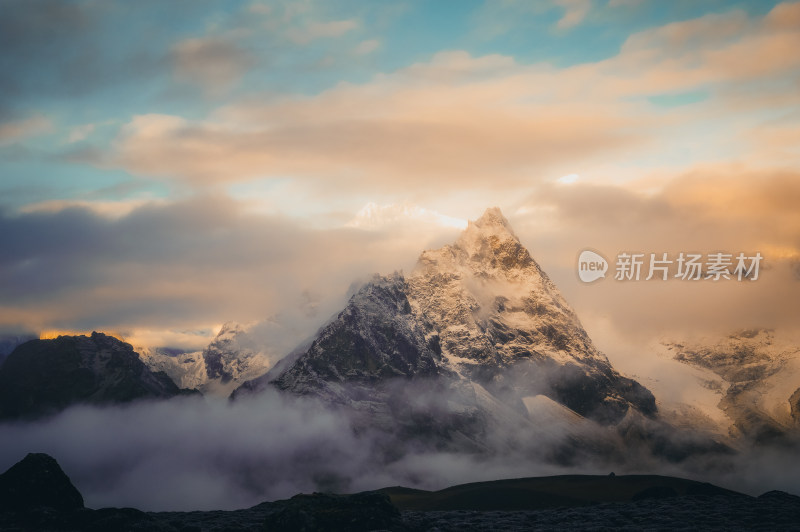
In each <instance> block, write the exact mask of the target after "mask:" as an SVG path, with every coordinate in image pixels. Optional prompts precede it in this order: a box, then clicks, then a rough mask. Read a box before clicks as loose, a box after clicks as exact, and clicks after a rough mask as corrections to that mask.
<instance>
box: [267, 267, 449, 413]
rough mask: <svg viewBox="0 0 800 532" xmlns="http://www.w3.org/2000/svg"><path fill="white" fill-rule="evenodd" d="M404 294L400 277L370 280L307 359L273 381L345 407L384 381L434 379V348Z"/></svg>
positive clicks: (326, 329)
mask: <svg viewBox="0 0 800 532" xmlns="http://www.w3.org/2000/svg"><path fill="white" fill-rule="evenodd" d="M406 290H407V287H406V283H405V279H403V277H402V276H401V275H399V274H395V275H393V276H390V277H376V278H375V279H373V281H372V282H371V283H369V284H368V285H366V286H365V287H363V288H362V289H361V290H360V291H359V292H358V293H357V294H356V295H355V296H353V298H352V299H351V300H350V302H349V303H348V305H347V307H345V309H344V310H343V311H342V312H341V313H340V314H339V316H338V317H337V318H336V319H335V320H334V321H333V322H331V323H330V324H328V325H327V326H326V327H325V328H323V329H322V331H320V333H319V335H318V337H317V339H316V340H315V341H314V342H313V343H312V344H311V347H310V348H309V349H308V351H307V352H306V353H305V355H304V356H302V357H301V358H300V359H299V360H298V361H297V362H296V363H295V364H294V365H293V366H291V367H290V368H289V369H288V370H287V371H285V372H283V373H282V374H280V375H278V376H276V377H275V378H274V380H272V381H271V382H272V383H273V384H274V385H275V386H276V387H278V388H279V389H282V390H291V391H292V392H294V393H299V394H301V395H303V394H315V395H321V396H323V397H325V398H326V399H328V400H331V401H334V402H347V400H349V399H353V398H355V397H364V396H368V395H370V393H371V389H372V388H374V386H375V385H377V384H379V383H380V382H381V381H383V380H385V379H389V378H395V377H398V378H412V377H419V378H424V377H435V376H436V375H438V374H439V370H438V365H437V358H438V355H437V353H436V349H435V346H434V345H431V344H429V343H428V342H427V341H426V340H425V335H424V334H423V332H422V330H421V328H420V327H419V325H418V323H417V322H416V320H415V318H414V316H413V314H412V312H411V306H410V304H409V301H408V298H407V296H406ZM345 385H346V386H345Z"/></svg>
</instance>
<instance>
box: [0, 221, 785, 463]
mask: <svg viewBox="0 0 800 532" xmlns="http://www.w3.org/2000/svg"><path fill="white" fill-rule="evenodd" d="M21 340H24V339H22V338H19V339H17V341H21ZM9 342H11V340H9ZM11 343H13V342H11ZM11 343H9V345H11ZM0 347H2V346H1V345H0ZM662 347H663V349H664V350H666V353H667V355H666V356H669V357H672V358H674V359H676V360H678V361H680V362H681V363H685V364H688V365H691V366H692V367H693V368H696V369H697V371H698V372H700V373H702V374H703V375H704V380H703V381H702V385H703V386H706V387H710V388H713V390H714V391H715V392H716V393H718V394H719V404H718V406H717V407H718V408H719V409H720V410H721V414H722V417H724V418H725V419H727V420H730V424H729V425H728V426H723V425H724V423H722V424H720V423H719V421H713V422H712V421H709V420H708V419H706V418H707V416H706V417H704V416H705V414H704V413H703V412H700V411H699V410H698V409H696V408H695V409H694V410H693V411H692V412H693V413H692V414H691V415H685V416H684V417H683V418H682V419H681V420H680V422H677V423H676V422H675V417H674V416H672V415H671V414H670V415H668V416H664V415H662V414H661V413H660V412H659V408H658V406H657V402H656V398H655V397H654V395H653V393H651V391H650V390H648V389H647V388H646V387H645V386H643V385H642V384H640V383H639V382H637V381H636V380H634V379H631V378H629V377H625V376H623V375H621V374H620V373H619V372H618V371H617V370H616V369H615V368H614V367H612V365H611V363H610V362H609V360H608V358H607V357H606V356H605V355H604V354H602V353H601V352H599V351H598V349H597V348H596V347H595V345H594V344H593V342H592V340H591V339H590V338H589V336H588V334H587V333H586V331H585V330H584V328H583V326H582V325H581V323H580V321H579V319H578V316H577V315H576V313H575V311H574V310H573V309H572V308H571V307H570V306H569V304H568V303H567V302H566V301H565V299H564V297H563V296H562V295H561V294H560V292H559V291H558V289H557V288H556V286H555V285H554V284H553V282H552V281H551V280H550V279H549V277H548V276H547V275H546V274H545V273H544V271H542V269H541V267H540V266H539V265H538V264H537V263H536V261H535V260H534V259H533V258H532V257H531V255H530V253H529V252H528V250H527V249H526V248H525V247H524V246H523V245H522V244H521V243H520V241H519V239H518V238H517V236H516V235H515V233H514V231H513V229H512V228H511V226H510V225H509V223H508V221H507V220H506V219H505V217H504V216H503V215H502V213H501V212H500V210H499V209H488V210H487V211H486V212H485V213H484V214H483V216H481V217H480V218H479V219H478V220H476V221H474V222H470V223H469V225H468V227H467V229H466V230H465V231H464V232H463V233H462V234H461V235H460V237H459V238H458V239H457V240H456V241H455V242H454V243H453V244H451V245H446V246H444V247H442V248H440V249H437V250H429V251H425V252H423V253H422V255H421V256H420V258H419V260H418V263H417V266H416V267H415V268H414V270H413V271H412V272H410V273H409V274H408V275H404V274H402V273H398V272H395V273H393V274H391V275H387V276H380V275H376V276H375V277H373V278H372V280H370V281H369V282H367V283H365V284H363V285H362V286H361V287H360V288H359V289H357V290H356V291H355V293H354V295H353V296H352V297H351V298H350V300H349V301H348V302H347V304H346V306H345V307H344V309H343V310H342V311H341V312H339V313H338V314H337V315H335V316H333V317H332V318H331V319H330V320H329V321H328V322H327V323H326V324H325V325H323V327H322V328H321V329H320V330H319V331H318V333H317V334H316V335H315V336H314V337H313V338H311V339H310V340H309V341H307V342H305V343H303V344H302V345H300V346H298V347H297V348H296V349H295V350H293V351H292V352H291V353H289V354H288V355H287V356H285V357H284V358H283V359H281V360H280V361H279V362H277V363H276V364H274V365H273V364H272V363H271V358H270V357H269V356H268V355H267V352H266V351H265V346H263V345H259V343H258V342H256V341H255V340H254V339H253V338H252V337H251V336H250V335H249V334H248V332H247V331H246V330H245V329H244V328H243V327H241V326H239V325H237V324H234V323H228V324H226V325H225V326H223V327H222V329H221V330H220V331H219V334H218V335H217V337H216V338H215V339H214V340H213V341H212V342H211V343H210V344H209V345H208V346H207V347H206V348H205V349H204V350H202V351H196V352H190V353H184V352H181V351H179V350H171V349H166V348H148V347H141V348H139V347H137V348H135V349H134V348H132V347H131V346H130V345H129V344H126V343H124V342H122V341H120V340H117V339H115V338H113V337H110V336H105V335H103V334H100V333H93V334H92V335H91V336H61V337H59V338H56V339H53V340H32V341H28V342H26V343H22V344H21V345H19V346H18V347H16V349H15V350H14V351H13V352H12V353H11V354H10V355H9V356H8V359H7V360H6V361H5V363H4V364H3V365H2V366H0V417H4V418H18V417H37V416H41V415H47V414H49V413H53V412H57V411H59V410H61V409H63V408H66V407H67V406H69V405H71V404H76V403H90V404H111V403H120V402H128V401H132V400H135V399H139V398H169V397H173V396H176V395H182V394H186V393H190V392H189V391H188V390H198V391H201V392H202V393H204V394H211V395H221V396H227V395H230V397H231V398H232V399H233V400H238V399H241V398H243V397H246V396H257V395H258V394H259V393H262V392H264V391H265V390H267V389H272V390H278V391H280V392H281V393H284V394H288V395H292V396H302V397H310V398H314V399H316V400H318V401H320V402H322V403H323V404H326V405H328V406H330V407H332V408H337V409H344V410H346V411H348V412H351V413H352V414H353V416H352V418H353V420H354V423H355V426H356V429H357V430H379V431H382V432H384V433H386V434H388V435H391V438H389V439H388V440H387V441H389V442H391V443H388V444H387V448H388V450H387V453H389V454H391V452H393V451H392V446H406V445H410V444H411V443H413V442H417V443H420V442H422V443H424V444H426V445H433V447H434V448H437V449H445V450H446V449H452V450H469V451H475V452H481V451H482V450H485V449H487V448H493V449H497V448H498V441H501V444H500V446H501V447H502V446H503V445H505V446H508V447H509V448H519V447H520V446H523V447H524V446H526V445H530V444H531V442H532V441H542V442H547V447H546V448H542V447H538V448H537V452H541V453H543V454H545V455H547V456H549V457H550V458H551V459H552V460H554V461H556V462H561V463H564V462H567V463H568V462H572V461H574V460H576V459H577V458H576V457H578V456H582V455H583V453H589V454H593V455H602V456H604V457H605V458H609V457H614V456H616V457H617V458H618V459H619V460H620V461H625V460H629V459H631V457H632V456H634V455H636V453H638V452H645V453H655V454H657V455H659V456H661V457H666V458H668V459H669V460H672V461H681V460H683V459H685V458H687V457H690V456H696V455H703V454H704V453H723V454H724V453H729V452H732V451H731V449H730V446H731V445H732V442H734V441H736V440H737V439H738V440H745V441H747V442H752V443H754V444H759V443H771V442H776V441H777V442H780V441H782V440H783V439H785V438H786V437H788V436H792V435H795V434H796V433H797V430H798V426H800V387H798V386H800V381H798V378H797V377H798V376H800V354H799V353H800V349H798V348H797V347H796V346H792V345H791V344H785V345H784V344H780V343H776V342H775V341H774V338H773V335H772V333H771V332H770V331H765V330H754V331H745V332H741V333H737V334H736V335H732V336H730V337H728V338H726V339H724V340H722V341H719V342H716V343H715V342H706V343H703V344H697V345H695V344H690V343H688V342H683V343H679V342H668V343H665V344H664V345H663V346H662ZM135 351H138V354H137V352H135ZM692 416H694V417H692ZM718 419H719V416H717V420H718ZM792 437H793V436H792ZM734 446H735V445H734Z"/></svg>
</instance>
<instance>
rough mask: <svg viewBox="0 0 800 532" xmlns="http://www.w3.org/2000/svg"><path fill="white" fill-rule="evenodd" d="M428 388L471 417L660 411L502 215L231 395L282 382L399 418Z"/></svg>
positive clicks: (368, 296) (490, 214)
mask: <svg viewBox="0 0 800 532" xmlns="http://www.w3.org/2000/svg"><path fill="white" fill-rule="evenodd" d="M422 381H425V382H426V383H427V384H426V385H425V386H423V387H422V389H425V390H429V389H432V388H435V389H438V390H448V391H452V392H453V393H455V394H456V396H457V397H456V398H455V399H454V398H453V397H452V396H448V401H447V402H448V404H451V403H458V404H460V406H459V407H458V408H461V410H460V412H461V413H463V412H464V411H468V412H472V413H473V414H475V413H476V412H478V413H479V412H484V413H485V411H486V409H487V408H489V409H490V410H492V412H493V413H492V414H491V415H493V416H496V415H500V411H502V415H506V416H511V417H513V416H516V415H520V416H523V417H526V416H527V414H528V413H529V410H530V408H529V406H530V405H531V404H538V405H542V404H547V405H552V406H547V408H549V409H555V410H556V411H558V412H559V414H558V415H559V416H561V417H565V416H566V417H567V418H569V416H577V417H587V418H591V419H594V420H596V421H598V422H600V423H603V424H609V423H616V422H619V421H620V420H621V419H622V418H623V417H625V416H626V415H627V414H628V413H629V411H635V412H638V414H639V415H642V416H645V417H648V416H653V415H655V413H656V406H655V399H654V398H653V395H652V394H651V393H650V392H649V391H648V390H647V389H646V388H644V387H643V386H641V385H640V384H639V383H637V382H636V381H634V380H631V379H628V378H626V377H623V376H621V375H620V374H619V373H618V372H616V371H615V370H614V369H613V368H612V367H611V365H610V363H609V361H608V359H607V358H606V357H605V356H604V355H603V354H602V353H600V352H599V351H598V350H597V349H596V348H595V347H594V345H593V343H592V341H591V340H590V339H589V337H588V335H587V334H586V331H585V330H584V329H583V327H582V326H581V324H580V321H579V320H578V317H577V315H576V314H575V312H574V311H573V310H572V308H570V306H569V305H568V304H567V302H566V301H565V299H564V298H563V296H562V295H561V294H560V293H559V291H558V289H557V288H556V287H555V285H554V284H553V283H552V281H551V280H550V279H549V278H548V277H547V275H546V274H545V273H544V272H543V271H542V269H541V268H540V267H539V265H538V264H537V263H536V261H535V260H534V259H533V258H532V257H531V255H530V253H529V252H528V250H527V249H526V248H525V247H524V246H523V245H522V244H521V242H520V241H519V238H518V237H517V236H516V234H515V233H514V230H513V229H512V228H511V225H510V224H509V223H508V220H506V218H505V217H504V216H503V214H502V212H501V211H500V209H498V208H490V209H488V210H487V211H486V212H485V213H484V214H483V216H481V217H480V218H479V219H477V220H475V221H473V222H470V223H469V225H468V227H467V229H466V230H464V232H463V233H462V234H461V235H460V236H459V238H458V239H457V240H456V241H455V242H454V243H453V244H451V245H446V246H444V247H442V248H440V249H436V250H429V251H425V252H423V253H422V255H421V256H420V258H419V261H418V263H417V266H416V267H415V269H414V271H413V272H412V273H411V274H410V275H409V276H408V277H406V276H404V275H402V274H400V273H394V274H392V275H389V276H385V277H384V276H375V277H374V278H373V280H372V281H371V282H369V283H367V284H366V285H364V286H363V287H362V288H361V289H360V290H358V291H357V293H356V294H354V295H353V297H352V298H351V299H350V301H349V302H348V304H347V306H346V307H345V308H344V310H342V311H341V312H340V313H339V314H338V315H337V316H336V317H334V318H333V319H332V320H331V321H330V322H329V323H328V324H327V325H326V326H324V327H323V328H322V329H321V330H320V331H319V333H318V335H317V336H316V338H315V339H314V340H313V342H312V343H311V344H310V345H306V346H303V347H302V348H299V349H297V350H296V351H295V352H294V353H292V354H291V355H289V356H288V357H286V358H285V359H284V360H282V361H281V362H279V363H278V364H277V365H276V366H275V367H274V368H273V369H272V370H271V371H270V372H268V373H267V374H266V375H264V376H262V377H260V378H258V379H255V380H253V381H249V382H247V383H245V384H244V385H242V386H241V387H240V388H239V389H237V390H236V391H235V392H234V394H233V397H236V396H239V395H241V394H243V393H248V392H254V391H258V390H261V389H264V388H265V387H267V386H274V387H276V388H278V389H280V390H284V391H287V392H291V393H294V394H298V395H311V396H316V397H320V398H322V399H323V400H325V401H327V402H331V403H335V404H343V405H349V406H351V407H354V408H356V409H360V410H363V411H369V412H371V413H372V414H373V421H374V422H378V421H379V420H380V419H381V418H383V419H385V420H386V421H387V422H389V421H390V420H391V422H396V421H397V415H398V408H400V407H401V405H402V403H403V401H405V400H406V399H408V394H409V393H411V392H409V390H412V389H414V390H416V389H418V386H419V383H420V382H422ZM536 397H542V398H547V401H549V402H547V401H545V402H543V399H537V400H534V398H536ZM465 405H466V406H465ZM458 408H456V410H458ZM456 417H458V416H456ZM478 417H480V416H478ZM460 419H462V421H463V418H460Z"/></svg>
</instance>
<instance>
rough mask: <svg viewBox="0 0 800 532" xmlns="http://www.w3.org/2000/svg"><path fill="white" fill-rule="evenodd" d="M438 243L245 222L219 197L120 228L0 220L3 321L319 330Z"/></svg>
mask: <svg viewBox="0 0 800 532" xmlns="http://www.w3.org/2000/svg"><path fill="white" fill-rule="evenodd" d="M437 234H438V233H437V232H436V231H431V232H429V233H428V234H425V235H424V236H422V237H420V235H419V233H418V232H417V233H412V234H410V235H409V234H404V233H402V232H400V233H398V232H395V233H387V232H383V231H364V230H358V229H350V228H341V229H327V230H321V229H314V228H310V227H307V226H305V225H303V224H301V223H298V222H296V221H292V220H291V219H287V218H283V217H280V216H265V215H256V214H247V213H245V212H242V205H241V204H239V203H237V202H236V201H234V200H231V199H229V198H227V197H226V196H224V195H218V196H213V197H212V196H206V197H196V198H193V199H189V200H185V201H183V202H178V203H171V204H149V205H145V206H143V207H140V208H138V209H135V210H133V211H132V212H131V213H130V214H128V215H126V216H123V217H121V218H118V219H112V218H107V217H104V216H101V215H98V214H95V213H92V212H91V211H89V210H86V209H83V208H78V207H73V208H67V209H64V210H61V211H58V212H31V213H23V214H18V213H17V214H10V213H6V214H3V215H0V271H2V272H3V275H2V277H1V278H0V301H2V304H0V315H1V317H2V320H1V321H2V322H3V323H4V325H6V326H10V325H16V326H24V327H23V328H27V329H28V330H41V329H44V328H68V329H76V328H77V329H80V330H86V329H97V330H102V329H103V328H110V329H112V330H124V329H125V328H131V327H133V328H135V327H140V326H153V324H158V325H159V326H165V327H170V326H193V325H195V324H196V323H198V322H201V323H221V322H224V321H228V320H236V321H241V322H252V321H258V320H263V319H266V318H268V317H270V316H272V315H275V314H281V313H287V312H294V311H297V312H298V313H299V314H301V315H305V316H306V317H307V318H308V319H310V320H323V319H324V318H325V317H326V315H325V314H326V313H332V312H334V311H336V310H338V306H340V305H342V303H343V298H344V297H345V295H346V293H347V290H348V287H350V285H351V284H352V283H353V282H354V281H357V280H358V279H360V278H362V277H365V276H367V275H370V274H373V273H376V272H382V273H387V272H391V271H393V270H395V269H400V268H404V267H412V266H413V264H414V262H415V260H416V258H417V255H418V253H419V252H420V251H421V250H422V249H424V248H425V247H426V245H427V244H428V243H429V242H430V241H431V239H432V238H435V237H436V236H437ZM308 294H313V295H314V312H313V313H312V312H309V296H308ZM15 319H17V320H18V322H16V323H15V322H14V320H15ZM312 332H313V331H312Z"/></svg>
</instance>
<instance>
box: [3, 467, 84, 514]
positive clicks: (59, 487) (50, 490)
mask: <svg viewBox="0 0 800 532" xmlns="http://www.w3.org/2000/svg"><path fill="white" fill-rule="evenodd" d="M39 508H50V509H53V510H57V511H59V512H67V511H73V510H79V509H81V508H83V497H82V496H81V494H80V492H79V491H78V490H77V489H76V488H75V486H73V485H72V482H71V481H70V480H69V477H68V476H67V475H66V474H65V473H64V471H62V470H61V467H60V466H59V465H58V462H56V461H55V460H54V459H53V458H52V457H50V456H48V455H46V454H40V453H36V454H34V453H31V454H28V456H26V457H25V458H23V459H22V461H20V462H17V463H16V464H15V465H13V466H11V468H9V470H8V471H6V472H5V473H3V474H2V475H0V510H3V511H14V512H27V511H34V510H37V509H39Z"/></svg>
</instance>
